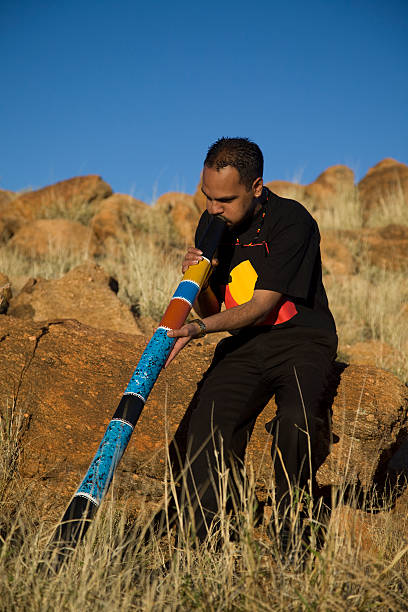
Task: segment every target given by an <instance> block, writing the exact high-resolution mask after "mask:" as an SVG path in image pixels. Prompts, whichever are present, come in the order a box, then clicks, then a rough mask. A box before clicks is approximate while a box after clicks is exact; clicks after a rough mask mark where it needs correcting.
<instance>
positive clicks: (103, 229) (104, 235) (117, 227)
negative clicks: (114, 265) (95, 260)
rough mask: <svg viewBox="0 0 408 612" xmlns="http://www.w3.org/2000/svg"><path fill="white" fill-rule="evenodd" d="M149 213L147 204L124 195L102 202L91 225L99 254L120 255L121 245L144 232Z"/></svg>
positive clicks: (116, 195) (119, 194)
mask: <svg viewBox="0 0 408 612" xmlns="http://www.w3.org/2000/svg"><path fill="white" fill-rule="evenodd" d="M149 211H150V207H149V206H148V205H147V204H145V203H144V202H142V201H141V200H137V199H136V198H133V197H132V196H129V195H125V194H122V193H114V194H113V195H111V196H110V197H108V198H106V199H105V200H102V202H101V203H100V205H99V207H98V210H97V212H96V214H95V215H94V217H93V218H92V220H91V224H90V225H91V227H92V230H93V232H94V234H95V238H96V241H97V254H106V253H109V254H113V255H115V254H118V252H119V245H120V244H122V245H123V244H126V243H128V241H129V239H130V238H131V237H133V238H134V237H136V236H137V235H138V234H140V232H141V231H143V230H144V227H143V224H144V222H145V217H146V214H148V213H149Z"/></svg>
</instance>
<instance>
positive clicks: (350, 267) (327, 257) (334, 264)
mask: <svg viewBox="0 0 408 612" xmlns="http://www.w3.org/2000/svg"><path fill="white" fill-rule="evenodd" d="M320 248H321V254H322V265H323V270H324V272H325V273H328V274H332V275H334V276H339V275H346V274H354V273H355V268H356V266H355V262H354V258H353V255H352V253H351V251H350V249H349V248H348V247H347V246H346V244H345V242H344V239H343V240H342V239H341V238H340V237H339V235H338V232H336V231H335V230H324V231H322V232H321V244H320Z"/></svg>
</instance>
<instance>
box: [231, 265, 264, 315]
mask: <svg viewBox="0 0 408 612" xmlns="http://www.w3.org/2000/svg"><path fill="white" fill-rule="evenodd" d="M257 278H258V275H257V273H256V272H255V270H254V268H253V267H252V264H251V263H250V262H249V261H248V260H246V261H241V263H240V264H238V265H237V266H236V267H235V268H234V269H233V270H231V279H232V280H231V282H230V283H228V288H229V290H230V293H231V296H232V297H233V299H234V300H235V301H236V303H237V304H244V303H245V302H249V300H250V299H251V298H252V296H253V294H254V287H255V283H256V280H257Z"/></svg>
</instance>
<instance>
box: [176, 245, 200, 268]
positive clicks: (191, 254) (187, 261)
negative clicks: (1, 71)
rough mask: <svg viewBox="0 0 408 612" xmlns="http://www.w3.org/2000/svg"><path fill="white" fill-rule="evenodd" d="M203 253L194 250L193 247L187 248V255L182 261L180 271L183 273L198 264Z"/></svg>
mask: <svg viewBox="0 0 408 612" xmlns="http://www.w3.org/2000/svg"><path fill="white" fill-rule="evenodd" d="M202 256H203V252H202V251H200V249H196V248H195V247H193V246H190V247H188V249H187V253H186V254H185V256H184V260H183V263H182V266H181V270H182V272H183V274H184V272H185V271H186V270H187V269H188V268H189V267H190V266H194V265H196V264H198V262H199V261H201V260H202V258H203V257H202Z"/></svg>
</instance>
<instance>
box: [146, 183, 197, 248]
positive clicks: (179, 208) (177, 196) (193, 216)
mask: <svg viewBox="0 0 408 612" xmlns="http://www.w3.org/2000/svg"><path fill="white" fill-rule="evenodd" d="M153 210H154V212H156V213H157V212H159V213H161V214H164V215H167V217H168V218H169V219H170V221H171V223H172V225H173V227H174V230H175V231H176V232H177V234H178V236H179V239H176V242H177V243H179V242H180V240H181V241H184V243H185V244H186V245H191V244H194V236H195V231H196V228H197V224H198V220H199V218H200V214H199V212H198V211H197V207H196V205H195V203H194V197H193V196H191V195H188V194H186V193H177V192H170V193H164V194H163V195H161V196H160V197H159V198H158V199H157V201H156V203H155V205H154V207H153Z"/></svg>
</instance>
